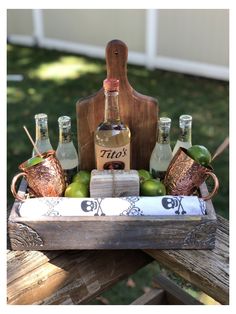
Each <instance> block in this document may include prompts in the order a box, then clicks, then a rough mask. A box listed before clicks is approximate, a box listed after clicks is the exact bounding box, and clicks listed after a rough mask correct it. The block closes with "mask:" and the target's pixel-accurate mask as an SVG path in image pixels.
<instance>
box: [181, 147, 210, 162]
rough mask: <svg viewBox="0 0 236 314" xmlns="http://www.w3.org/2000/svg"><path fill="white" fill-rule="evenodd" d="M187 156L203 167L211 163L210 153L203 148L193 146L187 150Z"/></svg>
mask: <svg viewBox="0 0 236 314" xmlns="http://www.w3.org/2000/svg"><path fill="white" fill-rule="evenodd" d="M187 154H188V155H189V157H191V158H192V159H194V160H195V161H196V162H198V163H199V164H200V165H202V166H204V167H207V166H208V165H209V164H210V162H211V153H210V152H209V150H208V149H207V148H206V147H205V146H202V145H193V146H192V147H190V148H189V149H188V150H187Z"/></svg>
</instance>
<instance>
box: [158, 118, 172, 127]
mask: <svg viewBox="0 0 236 314" xmlns="http://www.w3.org/2000/svg"><path fill="white" fill-rule="evenodd" d="M170 124H171V119H170V118H167V117H162V118H160V125H162V126H170Z"/></svg>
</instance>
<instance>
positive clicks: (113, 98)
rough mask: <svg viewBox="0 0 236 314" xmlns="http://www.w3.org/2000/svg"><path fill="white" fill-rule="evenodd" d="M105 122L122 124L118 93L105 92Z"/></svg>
mask: <svg viewBox="0 0 236 314" xmlns="http://www.w3.org/2000/svg"><path fill="white" fill-rule="evenodd" d="M104 93H105V117H104V120H105V122H108V123H113V124H118V123H120V110H119V102H118V97H119V93H118V92H117V91H115V92H110V91H105V92H104Z"/></svg>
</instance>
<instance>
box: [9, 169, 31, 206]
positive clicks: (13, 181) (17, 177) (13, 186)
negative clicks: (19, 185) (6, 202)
mask: <svg viewBox="0 0 236 314" xmlns="http://www.w3.org/2000/svg"><path fill="white" fill-rule="evenodd" d="M26 176H27V174H26V173H25V172H20V173H18V174H16V175H15V176H14V177H13V179H12V181H11V192H12V194H13V196H14V198H16V199H17V200H18V201H21V202H22V201H25V198H24V197H21V196H19V195H18V193H17V192H16V182H17V180H18V179H19V178H20V177H26Z"/></svg>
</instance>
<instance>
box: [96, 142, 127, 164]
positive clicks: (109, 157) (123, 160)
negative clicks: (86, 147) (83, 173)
mask: <svg viewBox="0 0 236 314" xmlns="http://www.w3.org/2000/svg"><path fill="white" fill-rule="evenodd" d="M95 154H96V163H97V169H98V170H112V169H113V170H130V144H127V145H125V146H121V147H111V148H109V147H104V146H100V145H97V144H95Z"/></svg>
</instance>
